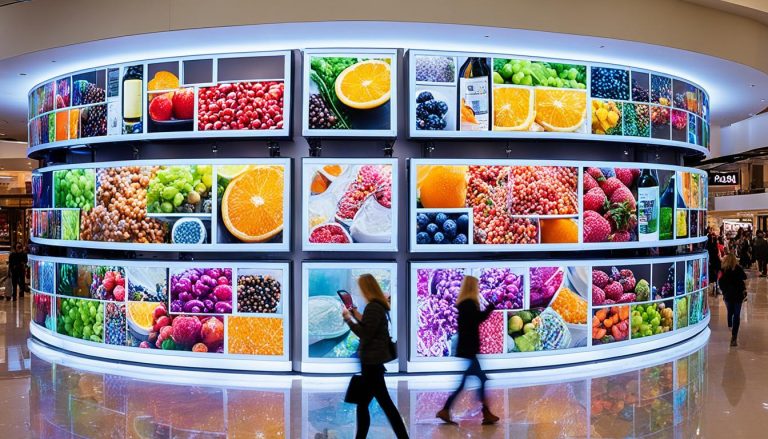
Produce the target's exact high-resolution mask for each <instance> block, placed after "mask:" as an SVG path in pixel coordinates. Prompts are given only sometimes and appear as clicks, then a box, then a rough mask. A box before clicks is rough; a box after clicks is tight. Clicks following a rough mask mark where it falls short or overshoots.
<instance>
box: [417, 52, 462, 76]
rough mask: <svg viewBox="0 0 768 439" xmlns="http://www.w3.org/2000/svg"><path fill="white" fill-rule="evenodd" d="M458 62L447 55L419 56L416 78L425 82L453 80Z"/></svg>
mask: <svg viewBox="0 0 768 439" xmlns="http://www.w3.org/2000/svg"><path fill="white" fill-rule="evenodd" d="M455 75H456V64H455V63H454V61H453V58H451V57H447V56H417V57H416V80H417V81H424V82H453V81H454V77H455Z"/></svg>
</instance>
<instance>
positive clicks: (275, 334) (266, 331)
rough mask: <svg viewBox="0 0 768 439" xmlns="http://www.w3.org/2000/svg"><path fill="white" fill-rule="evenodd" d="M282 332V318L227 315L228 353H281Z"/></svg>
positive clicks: (282, 352)
mask: <svg viewBox="0 0 768 439" xmlns="http://www.w3.org/2000/svg"><path fill="white" fill-rule="evenodd" d="M283 332H284V329H283V319H282V318H278V317H240V316H237V317H236V316H231V317H228V318H227V344H228V353H230V354H245V355H283V354H284V351H283V337H284V334H283Z"/></svg>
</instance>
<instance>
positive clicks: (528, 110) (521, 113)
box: [493, 87, 536, 131]
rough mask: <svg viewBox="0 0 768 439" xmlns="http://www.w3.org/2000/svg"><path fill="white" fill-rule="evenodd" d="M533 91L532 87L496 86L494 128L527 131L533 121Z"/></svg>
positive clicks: (494, 91)
mask: <svg viewBox="0 0 768 439" xmlns="http://www.w3.org/2000/svg"><path fill="white" fill-rule="evenodd" d="M535 117H536V112H534V111H533V93H532V92H531V89H530V88H522V87H495V88H494V89H493V129H494V130H495V131H525V130H527V129H528V128H529V127H530V126H531V124H532V123H533V119H534V118H535Z"/></svg>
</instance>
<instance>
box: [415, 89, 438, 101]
mask: <svg viewBox="0 0 768 439" xmlns="http://www.w3.org/2000/svg"><path fill="white" fill-rule="evenodd" d="M434 99H435V97H434V96H432V93H430V92H428V91H423V92H421V93H419V96H417V97H416V102H418V103H419V104H422V103H424V102H428V101H432V100H434Z"/></svg>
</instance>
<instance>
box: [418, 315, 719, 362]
mask: <svg viewBox="0 0 768 439" xmlns="http://www.w3.org/2000/svg"><path fill="white" fill-rule="evenodd" d="M708 326H709V315H707V317H705V318H704V319H703V320H702V321H701V322H699V323H697V324H695V325H691V326H688V327H686V328H682V329H676V330H674V331H672V332H670V333H668V334H661V335H656V336H652V337H646V338H641V339H638V340H629V341H622V342H616V343H609V344H604V345H599V346H590V347H585V348H579V349H570V350H564V351H562V353H559V352H558V351H543V352H530V353H520V354H519V355H515V356H514V357H511V358H482V355H481V356H480V364H481V365H482V366H483V369H486V370H517V369H528V368H543V367H550V366H563V365H568V364H572V365H575V364H578V363H590V362H595V361H601V360H605V359H606V358H617V359H618V358H619V357H624V356H632V355H637V354H641V353H644V352H649V351H655V350H658V349H662V348H665V347H667V346H672V345H675V344H677V343H680V342H682V341H685V340H688V339H690V338H693V337H696V336H698V335H699V334H701V333H702V332H704V331H709V328H708ZM707 334H708V332H707ZM466 367H467V363H466V362H465V361H464V360H462V359H461V358H444V359H443V358H440V359H434V358H433V359H429V360H427V361H424V360H422V361H408V363H407V367H406V370H407V371H408V372H412V373H428V372H460V371H463V370H464V369H465V368H466ZM515 373H517V372H515Z"/></svg>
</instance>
